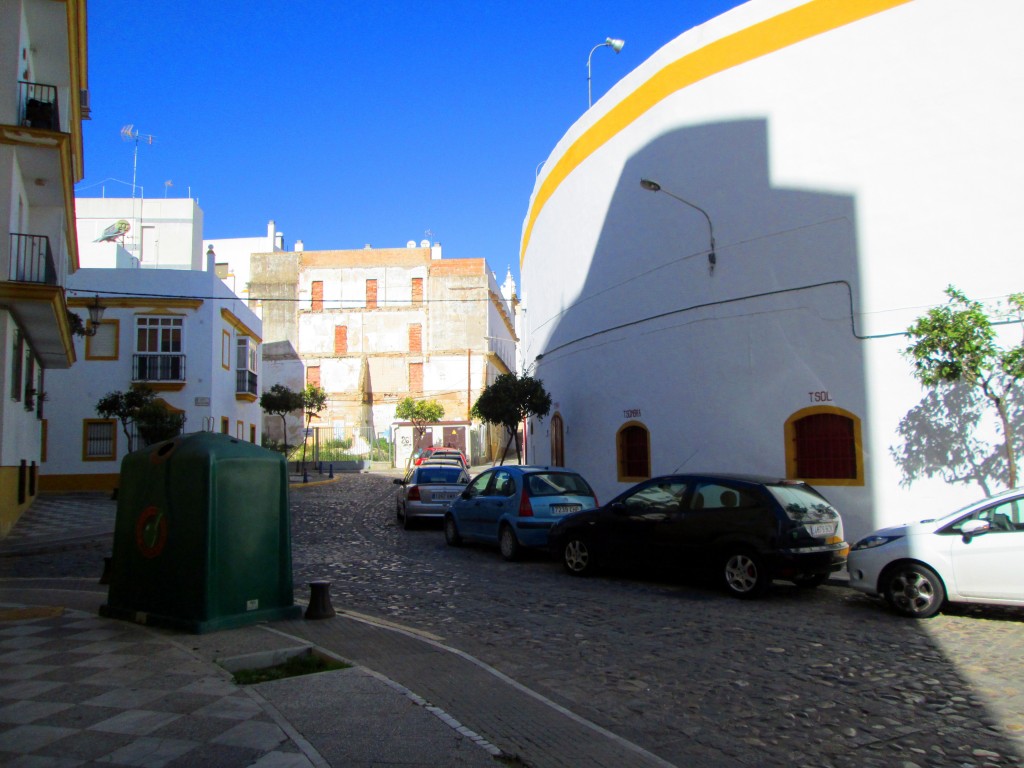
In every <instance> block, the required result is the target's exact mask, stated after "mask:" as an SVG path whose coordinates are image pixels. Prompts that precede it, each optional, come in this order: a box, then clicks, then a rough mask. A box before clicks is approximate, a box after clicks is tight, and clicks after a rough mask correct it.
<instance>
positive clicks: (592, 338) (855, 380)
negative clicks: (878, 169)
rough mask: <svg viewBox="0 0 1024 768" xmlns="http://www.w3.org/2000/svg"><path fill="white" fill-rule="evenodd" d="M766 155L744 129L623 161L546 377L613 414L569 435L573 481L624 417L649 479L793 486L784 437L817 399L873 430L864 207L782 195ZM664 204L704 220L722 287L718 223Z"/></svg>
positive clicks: (660, 141) (704, 134)
mask: <svg viewBox="0 0 1024 768" xmlns="http://www.w3.org/2000/svg"><path fill="white" fill-rule="evenodd" d="M768 151H769V149H768V131H767V123H766V121H765V120H741V121H730V122H722V123H714V124H710V125H702V126H696V127H688V128H682V129H679V130H676V131H672V132H670V133H667V134H664V135H662V136H659V137H658V138H656V139H654V140H653V141H651V142H650V143H649V144H647V145H646V146H644V147H643V148H642V149H641V150H640V151H638V152H637V153H635V154H634V155H633V156H631V157H630V158H628V161H627V162H626V164H625V167H624V169H623V171H622V173H621V175H620V176H619V178H618V180H617V182H616V188H615V192H614V194H613V196H612V199H611V203H610V205H609V208H608V212H607V215H606V217H605V220H604V222H603V225H602V229H601V232H600V237H599V240H598V242H597V246H596V249H595V252H594V255H593V261H592V263H591V264H590V268H589V271H588V274H587V278H586V281H585V282H584V284H583V287H582V290H581V291H580V293H579V295H578V296H577V297H574V298H573V299H572V300H571V301H567V302H566V305H567V309H565V310H564V311H563V312H561V313H560V314H558V315H557V316H556V317H553V318H550V319H549V320H548V323H553V324H554V327H553V328H552V329H551V333H550V337H549V340H548V342H547V345H546V348H545V349H543V350H542V352H543V359H542V361H541V362H540V363H539V365H538V375H539V376H540V377H541V378H543V380H544V381H545V384H546V385H547V386H548V388H549V391H551V393H552V396H553V398H554V399H555V400H556V401H559V402H561V403H562V404H563V405H565V404H566V403H570V402H572V401H573V400H574V399H576V400H580V401H583V402H586V403H587V404H588V406H590V407H597V408H601V409H602V410H603V411H604V412H602V413H600V414H595V415H599V416H600V418H596V419H592V420H590V421H592V422H593V424H594V426H593V427H590V426H589V425H587V424H582V423H580V420H579V419H576V421H575V423H573V424H572V425H571V431H570V432H569V435H570V436H571V437H567V439H566V441H565V458H566V461H567V462H568V463H569V464H571V465H574V466H575V465H576V464H577V463H580V462H579V461H578V458H577V457H578V456H579V455H580V454H581V453H582V451H584V450H588V449H589V450H591V451H596V450H598V446H601V448H600V450H601V451H602V452H603V454H604V455H605V456H607V454H608V451H609V449H611V452H612V456H614V445H615V443H614V441H615V429H617V427H618V424H617V423H616V422H619V421H622V420H623V411H624V410H627V409H636V408H639V409H640V411H641V412H642V416H641V417H640V419H641V421H642V422H643V423H644V424H645V425H646V426H647V427H648V428H649V429H650V442H651V465H652V472H653V473H655V474H658V473H661V472H671V471H674V470H677V469H681V468H686V469H697V468H700V469H714V470H721V471H726V470H727V471H744V472H764V473H770V474H776V475H784V474H785V470H786V452H785V444H784V442H785V441H784V439H783V435H784V425H785V422H786V419H787V418H789V417H790V416H791V415H792V414H793V413H795V412H797V411H799V410H801V409H804V408H807V407H808V406H809V405H813V402H808V395H809V393H818V392H825V393H828V396H829V397H830V398H831V399H830V400H829V401H827V402H830V403H831V404H832V405H833V406H836V407H838V408H841V409H845V410H846V411H849V412H850V413H853V414H856V416H857V417H859V418H860V419H861V420H862V423H863V424H864V428H865V429H867V425H868V424H869V419H868V416H867V413H866V410H867V397H866V393H865V389H866V382H865V374H864V355H863V349H862V344H863V343H864V342H863V341H861V340H859V339H858V338H857V337H856V322H855V319H854V318H855V316H856V313H857V312H858V309H857V301H858V297H859V285H858V267H859V264H858V262H859V258H858V247H857V243H856V237H855V231H856V227H855V221H856V212H855V205H854V200H853V198H852V197H851V196H849V195H843V194H834V193H830V192H815V191H808V190H801V189H788V188H779V187H775V186H773V185H772V182H771V178H770V173H769V171H770V167H771V166H770V157H769V154H768ZM595 161H596V160H595ZM642 178H647V179H652V180H654V181H656V182H658V183H659V184H660V185H661V186H662V189H663V190H665V191H664V192H651V191H649V190H646V189H643V188H641V186H640V180H641V179H642ZM572 181H573V180H572V178H571V177H570V179H569V180H568V181H567V182H566V183H567V184H571V183H572ZM666 192H671V193H672V194H674V195H677V196H679V197H682V198H684V199H686V200H688V201H691V202H692V203H693V204H695V205H697V206H699V207H700V208H702V209H703V210H704V211H705V212H706V213H707V215H708V217H709V218H710V221H711V223H712V224H713V229H714V237H715V240H716V262H717V263H716V264H715V265H714V268H713V270H712V268H711V266H710V265H709V261H708V252H709V250H710V235H711V233H710V231H709V230H710V227H709V223H708V221H707V220H706V219H705V218H704V216H703V215H701V214H700V213H699V212H698V211H696V210H694V209H692V208H690V207H688V206H686V205H684V204H682V203H680V202H679V201H678V200H674V199H672V197H670V196H669V195H668V194H666ZM531 288H532V286H531ZM548 290H551V289H548ZM531 298H534V297H531ZM551 303H552V305H554V303H555V302H554V301H552V302H551ZM540 321H541V322H542V321H543V319H540ZM581 372H582V373H583V375H580V373H581ZM638 372H639V373H641V374H642V375H640V376H638V375H637V374H638ZM595 392H600V395H599V396H596V395H595V394H594V393H595ZM610 427H614V428H611V429H610ZM864 442H867V436H866V435H864ZM687 464H688V465H689V466H686V465H687ZM697 465H700V466H699V467H698V466H697ZM588 477H589V475H588ZM861 480H863V478H861ZM598 482H600V481H598ZM861 495H862V496H863V494H861ZM860 514H862V515H863V514H866V510H861V513H860Z"/></svg>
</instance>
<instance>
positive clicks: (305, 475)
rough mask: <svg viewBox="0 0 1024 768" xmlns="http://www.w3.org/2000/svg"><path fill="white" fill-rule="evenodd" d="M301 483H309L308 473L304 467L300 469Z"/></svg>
mask: <svg viewBox="0 0 1024 768" xmlns="http://www.w3.org/2000/svg"><path fill="white" fill-rule="evenodd" d="M302 482H304V483H308V482H309V472H307V471H306V468H305V467H303V468H302Z"/></svg>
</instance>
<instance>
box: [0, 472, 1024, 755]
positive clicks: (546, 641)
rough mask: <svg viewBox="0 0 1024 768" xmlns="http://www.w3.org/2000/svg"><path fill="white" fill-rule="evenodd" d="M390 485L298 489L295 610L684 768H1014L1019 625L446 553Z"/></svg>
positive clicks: (91, 569) (74, 554)
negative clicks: (435, 658)
mask: <svg viewBox="0 0 1024 768" xmlns="http://www.w3.org/2000/svg"><path fill="white" fill-rule="evenodd" d="M391 481H392V477H391V476H387V475H383V474H350V475H344V476H343V477H341V478H339V479H338V481H337V482H335V483H332V484H326V485H311V486H309V487H305V488H299V489H296V490H293V491H292V493H291V510H292V527H293V564H294V575H295V592H296V597H297V598H298V599H300V600H303V601H304V600H305V599H307V597H308V594H309V589H308V586H307V582H309V581H311V580H315V579H327V580H329V581H330V582H331V584H332V586H331V596H332V602H333V605H334V607H335V608H336V609H338V610H345V611H349V612H355V613H359V614H365V615H367V616H371V617H375V618H377V619H381V620H386V621H389V622H392V623H394V624H396V625H400V626H402V627H407V628H410V629H412V630H415V631H416V632H418V633H420V634H421V635H422V634H429V635H432V636H435V637H437V638H438V639H439V640H440V642H442V643H444V644H446V645H447V646H451V647H453V648H456V649H458V650H460V651H463V652H465V653H468V654H471V655H472V656H473V657H475V658H477V659H479V660H480V661H482V662H484V663H485V664H488V665H490V666H492V667H494V668H495V669H497V670H498V671H500V672H501V673H504V674H505V675H507V676H508V677H509V678H511V679H513V680H515V681H516V682H518V683H519V684H521V685H523V686H526V687H527V688H529V689H531V690H533V691H536V692H537V693H539V694H541V695H543V696H545V697H547V698H548V699H550V700H553V701H554V702H556V703H557V704H559V705H561V706H563V707H565V708H567V709H568V710H571V711H572V712H573V713H575V714H576V715H578V716H580V717H583V718H586V719H587V720H589V721H592V722H593V723H596V724H597V725H599V726H601V727H603V728H605V729H607V730H608V731H611V732H612V733H614V734H617V735H619V736H621V737H622V738H624V739H628V740H629V741H631V742H633V743H635V744H638V745H639V746H641V747H643V748H644V749H646V750H648V751H649V752H651V753H653V754H655V755H658V756H659V757H661V758H662V759H664V760H666V761H668V762H669V763H672V764H674V765H677V766H734V765H749V766H755V765H756V766H769V765H771V766H776V765H777V766H836V767H839V766H842V767H844V768H845V767H847V766H849V767H851V768H852V767H853V766H899V767H900V768H912V767H913V766H921V767H922V768H924V766H1006V765H1022V764H1024V761H1022V759H1021V755H1024V666H1022V664H1021V659H1022V656H1024V611H1020V610H1013V609H1001V608H990V609H979V608H969V609H950V610H949V611H948V612H946V613H943V614H941V615H939V616H937V617H936V618H934V619H931V620H928V621H924V622H915V621H911V620H907V619H903V618H901V617H898V616H896V615H894V614H892V613H890V612H889V611H887V610H886V609H885V608H884V607H883V606H882V605H881V604H880V603H878V602H876V601H873V600H871V599H869V598H867V597H865V596H862V595H860V594H859V593H855V592H853V591H852V590H849V589H847V588H845V587H841V586H834V585H828V586H823V587H820V588H819V589H817V590H810V591H808V590H798V589H796V588H794V587H790V586H788V585H785V584H781V583H780V584H777V585H776V588H775V589H774V590H773V592H772V593H771V594H770V595H769V596H768V597H767V599H764V600H760V601H753V602H747V601H739V600H735V599H732V598H729V597H727V596H726V595H724V594H722V593H721V592H719V591H717V590H715V589H713V588H711V587H709V586H706V585H700V584H692V583H686V582H676V581H668V580H654V579H646V580H644V579H626V578H621V577H617V578H613V577H600V578H591V579H579V578H572V577H570V576H568V575H566V574H564V573H563V571H562V569H561V566H560V565H559V564H558V563H556V562H554V561H553V560H551V559H549V558H547V557H545V556H541V555H537V556H532V557H528V558H526V559H525V560H524V561H522V562H516V563H506V562H504V561H503V560H502V559H501V557H500V555H499V554H498V552H497V550H496V549H491V548H487V547H479V546H471V545H470V546H464V547H459V548H455V547H449V546H447V545H446V544H445V542H444V536H443V533H442V531H441V530H440V527H439V526H434V527H429V526H424V527H421V528H419V529H416V530H412V531H404V530H402V528H401V526H400V525H398V524H396V519H395V486H394V485H393V484H392V482H391ZM105 554H109V542H106V543H102V542H100V541H97V540H96V539H87V538H86V539H83V540H82V541H76V542H70V543H67V544H66V545H63V546H60V547H54V548H46V549H45V550H43V551H39V552H32V551H25V552H21V553H19V554H18V555H17V556H16V557H12V556H4V557H2V558H0V576H2V577H6V578H27V577H61V576H67V577H83V576H84V577H97V578H98V576H99V574H100V573H101V571H102V557H103V555H105ZM384 663H386V662H384ZM379 671H381V672H382V673H384V674H388V675H390V676H391V677H392V678H393V679H396V680H397V681H398V682H399V683H402V682H403V681H402V679H401V670H400V668H399V666H398V665H396V668H395V669H381V670H379ZM456 684H457V683H456ZM454 714H456V715H457V716H458V717H459V718H460V719H461V720H462V721H463V722H464V723H466V725H467V726H469V727H470V728H473V727H474V726H476V725H477V724H476V723H474V722H473V713H472V712H456V713H454ZM481 730H482V729H481ZM487 735H488V734H487V733H484V736H485V737H486V736H487ZM552 738H554V739H557V734H553V735H552Z"/></svg>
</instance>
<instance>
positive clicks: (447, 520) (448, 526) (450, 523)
mask: <svg viewBox="0 0 1024 768" xmlns="http://www.w3.org/2000/svg"><path fill="white" fill-rule="evenodd" d="M444 540H445V541H446V542H448V546H450V547H457V546H459V545H460V544H461V543H462V537H461V536H459V529H458V526H456V525H455V518H454V517H452V516H451V515H445V516H444Z"/></svg>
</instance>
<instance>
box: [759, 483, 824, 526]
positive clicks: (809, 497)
mask: <svg viewBox="0 0 1024 768" xmlns="http://www.w3.org/2000/svg"><path fill="white" fill-rule="evenodd" d="M765 487H766V488H767V489H768V492H769V493H770V494H771V495H772V496H774V497H775V500H776V501H778V502H779V504H780V505H781V506H782V508H783V509H784V510H785V511H786V514H787V515H788V516H789V519H790V520H794V521H796V522H801V523H805V522H814V521H816V520H834V519H835V517H836V515H837V514H838V513H837V512H836V511H835V509H834V508H833V507H832V505H831V504H829V503H828V502H827V501H826V500H825V498H824V497H823V496H821V495H819V494H818V493H816V492H815V491H812V490H811V489H810V488H808V487H807V486H803V485H767V486H765Z"/></svg>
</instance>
